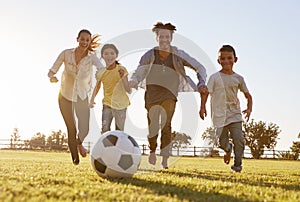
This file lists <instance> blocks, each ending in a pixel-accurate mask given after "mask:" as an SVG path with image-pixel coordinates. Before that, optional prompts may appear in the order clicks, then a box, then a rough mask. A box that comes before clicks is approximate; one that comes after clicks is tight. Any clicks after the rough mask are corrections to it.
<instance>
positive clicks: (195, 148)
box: [194, 146, 197, 156]
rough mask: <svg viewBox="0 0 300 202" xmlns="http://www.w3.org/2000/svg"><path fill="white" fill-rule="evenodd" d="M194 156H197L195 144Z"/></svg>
mask: <svg viewBox="0 0 300 202" xmlns="http://www.w3.org/2000/svg"><path fill="white" fill-rule="evenodd" d="M194 156H197V155H196V146H194Z"/></svg>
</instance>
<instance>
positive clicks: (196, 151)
mask: <svg viewBox="0 0 300 202" xmlns="http://www.w3.org/2000/svg"><path fill="white" fill-rule="evenodd" d="M83 146H84V147H85V148H86V149H87V150H88V152H89V151H90V150H91V148H92V146H93V142H83ZM139 146H140V149H141V152H142V155H148V154H149V148H148V146H147V145H145V144H142V145H139ZM0 149H13V150H44V151H49V150H60V151H68V145H67V144H63V145H60V146H59V147H58V146H55V145H40V146H39V145H34V148H32V147H31V146H30V145H28V142H27V143H26V141H24V140H19V141H16V142H12V141H11V140H10V139H0ZM157 153H158V154H159V150H157ZM171 153H172V155H173V156H190V157H195V156H199V157H208V156H209V157H217V156H223V155H224V152H223V150H222V149H219V148H214V149H212V148H211V147H198V146H189V147H185V148H172V151H171ZM290 153H291V151H286V150H275V149H265V150H264V154H263V155H262V156H261V158H273V159H276V158H281V159H284V158H288V157H287V155H286V154H290ZM244 157H245V158H252V155H251V151H250V149H249V148H246V149H245V151H244Z"/></svg>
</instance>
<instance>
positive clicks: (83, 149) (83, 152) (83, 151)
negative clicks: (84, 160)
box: [77, 144, 86, 157]
mask: <svg viewBox="0 0 300 202" xmlns="http://www.w3.org/2000/svg"><path fill="white" fill-rule="evenodd" d="M77 148H78V151H79V153H80V155H81V156H82V157H86V150H85V148H84V147H83V146H82V144H79V145H77Z"/></svg>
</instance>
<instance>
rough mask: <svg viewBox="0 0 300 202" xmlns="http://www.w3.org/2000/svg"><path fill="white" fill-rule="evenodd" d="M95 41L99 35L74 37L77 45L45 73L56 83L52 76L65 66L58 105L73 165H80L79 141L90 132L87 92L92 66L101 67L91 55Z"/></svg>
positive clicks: (81, 32)
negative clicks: (66, 132)
mask: <svg viewBox="0 0 300 202" xmlns="http://www.w3.org/2000/svg"><path fill="white" fill-rule="evenodd" d="M98 40H99V35H94V36H92V34H91V32H90V31H88V30H85V29H83V30H81V31H80V32H79V33H78V36H77V42H78V46H77V47H76V48H72V49H66V50H64V51H62V53H61V54H60V55H59V56H58V58H57V59H56V61H55V62H54V64H53V66H52V68H51V69H50V70H49V73H48V77H49V78H50V81H51V82H57V81H58V80H57V78H56V77H55V76H54V75H55V74H56V73H57V72H58V70H59V69H60V67H61V65H62V64H63V63H64V66H65V68H64V71H63V73H62V77H61V87H60V93H59V98H58V103H59V108H60V111H61V114H62V116H63V119H64V121H65V124H66V127H67V131H68V145H69V149H70V152H71V156H72V160H73V164H74V165H78V164H79V156H78V150H79V152H80V154H81V156H82V157H85V156H86V151H85V149H84V147H83V146H82V142H83V140H84V138H85V137H86V136H87V134H88V132H89V118H90V109H89V106H88V93H89V92H90V89H91V84H92V77H93V76H92V74H93V69H92V67H93V66H96V67H97V69H98V70H99V69H101V68H103V65H102V64H101V62H100V59H99V58H98V57H97V56H96V55H95V54H94V52H95V49H96V48H97V47H98V46H99V45H100V44H99V43H98ZM74 112H75V113H74ZM74 114H75V115H76V118H75V116H74ZM76 120H77V122H78V123H77V124H78V136H77V126H76Z"/></svg>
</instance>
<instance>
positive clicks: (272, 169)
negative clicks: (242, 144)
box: [0, 150, 300, 202]
mask: <svg viewBox="0 0 300 202" xmlns="http://www.w3.org/2000/svg"><path fill="white" fill-rule="evenodd" d="M170 162H171V166H170V168H169V170H167V171H161V170H160V169H159V166H156V167H152V166H149V165H148V163H147V157H146V156H143V157H142V163H141V166H140V169H139V171H138V172H137V173H136V174H135V175H134V176H133V178H129V179H103V178H101V177H99V176H98V175H97V174H96V173H95V172H94V170H93V169H92V166H91V164H90V159H89V157H87V158H84V159H81V162H80V164H79V165H78V166H73V164H72V163H71V157H70V154H69V153H55V152H29V151H6V150H0V173H1V174H0V176H1V177H0V179H1V184H0V201H134V202H135V201H142V202H144V201H165V202H169V201H300V162H299V161H280V160H251V159H245V160H244V168H243V172H242V173H233V172H232V171H231V170H230V166H229V165H225V164H224V163H223V162H222V159H221V158H197V157H193V158H187V157H185V158H179V157H176V158H175V157H173V158H172V159H170Z"/></svg>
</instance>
